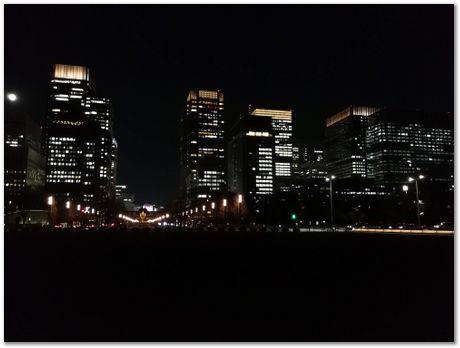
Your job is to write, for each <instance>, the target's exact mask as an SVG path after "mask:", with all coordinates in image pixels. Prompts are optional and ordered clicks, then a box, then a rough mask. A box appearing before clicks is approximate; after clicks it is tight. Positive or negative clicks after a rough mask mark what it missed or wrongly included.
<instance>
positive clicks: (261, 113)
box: [250, 107, 292, 191]
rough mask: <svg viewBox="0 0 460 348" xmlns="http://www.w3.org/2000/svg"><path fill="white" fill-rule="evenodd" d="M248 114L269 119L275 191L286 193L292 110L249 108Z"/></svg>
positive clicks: (289, 159)
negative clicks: (273, 155) (273, 151)
mask: <svg viewBox="0 0 460 348" xmlns="http://www.w3.org/2000/svg"><path fill="white" fill-rule="evenodd" d="M250 114H251V115H252V116H257V117H269V118H270V119H271V124H272V130H273V136H274V140H275V189H276V190H277V191H288V190H289V182H286V184H285V183H284V180H283V179H288V178H290V177H291V171H292V168H291V166H292V110H277V109H265V108H251V107H250Z"/></svg>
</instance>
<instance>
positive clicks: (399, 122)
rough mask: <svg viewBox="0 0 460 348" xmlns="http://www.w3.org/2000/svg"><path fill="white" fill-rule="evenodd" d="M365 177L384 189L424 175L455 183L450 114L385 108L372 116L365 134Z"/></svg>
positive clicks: (452, 124) (436, 179) (451, 119)
mask: <svg viewBox="0 0 460 348" xmlns="http://www.w3.org/2000/svg"><path fill="white" fill-rule="evenodd" d="M366 139H367V140H366V146H367V161H368V176H369V177H370V178H372V179H373V180H374V182H375V184H377V185H381V186H383V187H387V188H395V187H399V186H400V185H401V184H403V183H407V178H408V177H409V176H413V175H416V174H423V175H424V176H426V177H427V179H428V180H430V181H432V182H435V183H438V184H441V185H442V184H444V185H445V186H446V187H452V185H453V184H454V117H453V114H451V113H428V112H421V111H407V110H391V109H385V110H381V111H379V112H377V113H375V114H374V115H373V116H372V117H371V118H370V121H369V126H368V128H367V133H366Z"/></svg>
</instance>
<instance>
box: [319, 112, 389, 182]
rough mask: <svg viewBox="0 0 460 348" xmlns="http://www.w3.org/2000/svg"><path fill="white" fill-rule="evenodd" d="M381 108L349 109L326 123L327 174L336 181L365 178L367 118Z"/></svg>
mask: <svg viewBox="0 0 460 348" xmlns="http://www.w3.org/2000/svg"><path fill="white" fill-rule="evenodd" d="M380 109H381V108H378V107H369V106H354V105H352V106H349V107H347V108H346V109H345V110H343V111H341V112H339V113H337V114H335V115H333V116H331V117H329V118H328V119H327V121H326V132H325V135H326V143H325V145H326V158H327V167H328V172H329V173H330V174H333V175H335V176H336V177H337V178H340V179H345V178H353V177H355V178H356V177H360V178H365V177H366V176H367V169H366V127H367V125H368V123H369V116H371V115H372V114H374V113H375V112H377V111H379V110H380Z"/></svg>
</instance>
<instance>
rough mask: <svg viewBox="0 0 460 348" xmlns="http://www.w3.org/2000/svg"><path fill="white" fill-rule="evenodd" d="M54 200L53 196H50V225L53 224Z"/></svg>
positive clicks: (48, 201)
mask: <svg viewBox="0 0 460 348" xmlns="http://www.w3.org/2000/svg"><path fill="white" fill-rule="evenodd" d="M53 202H54V198H53V196H48V200H47V203H48V205H49V206H50V225H52V222H53Z"/></svg>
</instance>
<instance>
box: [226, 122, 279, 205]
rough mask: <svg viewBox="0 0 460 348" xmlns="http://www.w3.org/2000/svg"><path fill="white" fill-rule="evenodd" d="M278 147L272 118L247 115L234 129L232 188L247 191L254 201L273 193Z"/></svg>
mask: <svg viewBox="0 0 460 348" xmlns="http://www.w3.org/2000/svg"><path fill="white" fill-rule="evenodd" d="M274 148H275V142H274V136H273V131H272V127H271V122H270V120H269V119H268V118H257V117H252V116H247V115H246V116H243V117H242V118H241V119H240V120H239V121H238V122H237V123H236V124H235V126H234V127H233V128H232V130H231V131H230V140H229V143H228V187H229V191H231V192H234V193H242V194H244V195H245V196H246V197H247V198H248V200H250V203H252V204H253V203H257V202H258V200H260V199H261V198H263V197H264V196H266V195H271V194H273V191H274V174H275V173H274V171H275V167H274V152H275V150H274Z"/></svg>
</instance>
